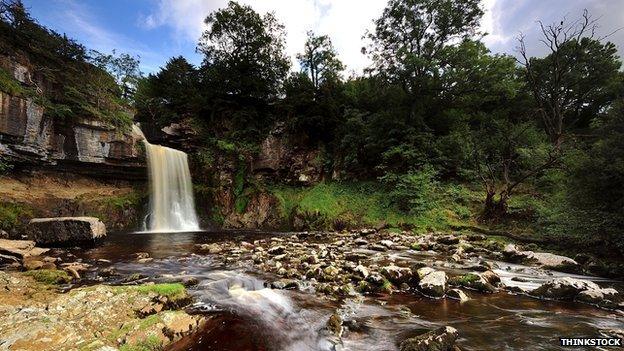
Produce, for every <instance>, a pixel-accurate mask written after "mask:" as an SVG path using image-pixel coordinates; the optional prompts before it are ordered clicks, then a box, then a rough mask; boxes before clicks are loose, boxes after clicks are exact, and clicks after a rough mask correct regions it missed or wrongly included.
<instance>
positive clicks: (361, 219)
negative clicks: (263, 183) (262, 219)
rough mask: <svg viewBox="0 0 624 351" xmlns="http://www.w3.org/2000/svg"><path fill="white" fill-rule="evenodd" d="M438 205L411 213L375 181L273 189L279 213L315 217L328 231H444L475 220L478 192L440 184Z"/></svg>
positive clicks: (286, 215)
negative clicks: (384, 227) (343, 226)
mask: <svg viewBox="0 0 624 351" xmlns="http://www.w3.org/2000/svg"><path fill="white" fill-rule="evenodd" d="M440 186H441V189H440V191H439V194H440V196H439V199H436V203H435V206H432V208H431V209H429V210H427V211H424V212H422V213H419V214H408V213H405V212H403V211H400V210H398V209H397V208H396V207H395V206H392V205H391V204H390V201H389V199H388V194H387V192H385V191H384V190H383V189H380V188H379V185H378V184H377V183H373V182H344V183H338V182H332V183H328V182H322V183H319V184H316V185H314V186H312V187H309V188H301V187H287V186H276V187H273V188H272V189H271V191H272V192H273V194H274V195H275V196H276V197H277V199H278V200H279V202H280V212H281V215H282V216H283V217H284V218H289V217H290V216H291V215H292V214H293V213H294V212H295V211H296V212H300V213H308V214H312V215H314V216H316V217H318V218H320V220H317V221H315V224H316V225H320V226H324V227H325V228H314V229H328V228H330V227H331V226H332V224H333V223H335V221H338V220H341V221H343V222H344V221H346V222H347V224H348V225H347V226H361V225H368V226H371V225H376V224H380V223H382V222H385V223H387V224H389V225H390V226H391V227H403V226H409V227H412V228H414V229H415V230H416V231H422V232H425V231H430V230H444V229H448V228H449V225H450V224H455V223H458V222H460V223H461V222H465V221H468V220H470V219H471V218H474V217H475V214H474V213H475V211H476V206H478V205H477V204H478V203H479V201H480V199H479V196H480V195H479V193H478V192H477V191H474V190H471V189H469V188H467V187H464V186H461V185H452V184H447V185H440Z"/></svg>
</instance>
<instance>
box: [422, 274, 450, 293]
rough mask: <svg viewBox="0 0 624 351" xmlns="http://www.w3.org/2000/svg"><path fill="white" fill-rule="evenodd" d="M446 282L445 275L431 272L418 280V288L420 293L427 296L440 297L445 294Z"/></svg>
mask: <svg viewBox="0 0 624 351" xmlns="http://www.w3.org/2000/svg"><path fill="white" fill-rule="evenodd" d="M446 281H447V277H446V273H444V272H442V271H433V272H430V273H428V274H427V275H425V276H424V277H423V278H422V279H420V282H419V283H418V287H419V288H420V291H421V292H422V293H423V294H425V295H427V296H431V297H442V296H444V293H445V292H446Z"/></svg>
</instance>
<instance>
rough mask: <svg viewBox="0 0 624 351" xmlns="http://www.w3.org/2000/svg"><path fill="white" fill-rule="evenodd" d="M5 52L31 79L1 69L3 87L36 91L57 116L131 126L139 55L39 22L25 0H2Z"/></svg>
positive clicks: (0, 32)
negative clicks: (93, 46)
mask: <svg viewBox="0 0 624 351" xmlns="http://www.w3.org/2000/svg"><path fill="white" fill-rule="evenodd" d="M0 56H5V57H7V58H9V60H13V61H16V62H18V63H19V64H22V65H27V68H28V69H29V70H30V71H31V73H32V74H31V75H29V76H28V77H26V80H27V81H26V82H24V83H20V82H18V81H16V80H15V79H13V77H12V75H11V73H10V72H8V71H7V69H9V67H2V70H1V71H0V90H2V91H3V92H6V93H9V94H11V95H18V96H21V95H24V94H25V93H28V94H27V95H28V96H32V97H33V98H35V99H36V101H37V102H38V103H39V104H41V105H42V106H43V107H45V109H46V110H45V113H46V114H48V115H50V116H53V117H55V118H65V119H71V118H78V117H90V118H95V119H98V120H101V121H105V122H108V123H111V124H113V125H115V126H117V127H128V126H129V125H130V123H131V122H132V113H131V106H130V103H131V100H130V98H131V95H132V92H133V90H134V85H135V84H136V79H137V78H138V77H139V76H140V72H139V70H138V60H137V59H136V58H134V57H131V56H129V55H127V54H120V55H115V53H113V55H107V54H102V53H99V52H97V51H94V50H90V51H89V50H87V49H86V48H85V47H84V46H83V45H82V44H79V43H78V42H76V41H75V40H73V39H71V38H68V37H67V36H66V35H64V34H59V33H57V32H55V31H53V30H50V29H48V28H45V27H44V26H42V25H40V24H38V23H37V22H36V20H35V19H33V18H32V17H31V16H30V14H29V13H28V12H27V10H26V8H25V7H24V5H23V4H22V2H21V1H19V0H2V1H0Z"/></svg>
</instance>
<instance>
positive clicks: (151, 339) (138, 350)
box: [119, 335, 163, 351]
mask: <svg viewBox="0 0 624 351" xmlns="http://www.w3.org/2000/svg"><path fill="white" fill-rule="evenodd" d="M162 349H163V345H162V342H161V340H160V339H159V338H158V337H157V336H155V335H150V336H148V337H147V338H145V339H144V340H141V341H139V342H136V343H132V344H124V345H121V346H120V347H119V351H156V350H162Z"/></svg>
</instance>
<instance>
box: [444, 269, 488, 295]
mask: <svg viewBox="0 0 624 351" xmlns="http://www.w3.org/2000/svg"><path fill="white" fill-rule="evenodd" d="M451 284H452V285H457V286H463V287H465V288H468V289H473V290H477V291H480V292H486V293H493V292H496V287H494V285H492V284H490V283H489V282H488V281H487V280H486V279H485V278H484V277H483V275H482V274H476V273H468V274H465V275H463V276H459V277H453V278H452V279H451Z"/></svg>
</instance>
